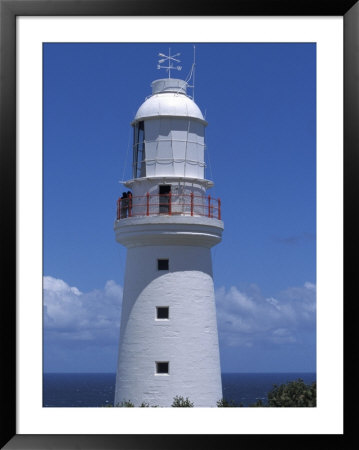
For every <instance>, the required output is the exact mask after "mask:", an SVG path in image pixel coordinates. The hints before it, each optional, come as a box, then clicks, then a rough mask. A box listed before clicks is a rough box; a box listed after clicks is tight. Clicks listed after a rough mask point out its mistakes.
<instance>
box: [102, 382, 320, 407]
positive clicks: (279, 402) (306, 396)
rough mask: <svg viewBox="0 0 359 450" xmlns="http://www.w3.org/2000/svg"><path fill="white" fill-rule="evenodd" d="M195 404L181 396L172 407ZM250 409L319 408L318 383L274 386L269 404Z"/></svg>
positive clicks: (223, 402) (259, 402)
mask: <svg viewBox="0 0 359 450" xmlns="http://www.w3.org/2000/svg"><path fill="white" fill-rule="evenodd" d="M115 406H116V407H122V408H124V407H125V408H126V407H134V406H135V405H134V404H133V403H132V402H131V401H130V400H126V401H123V402H121V403H118V404H117V405H115ZM194 406H195V405H194V403H193V402H191V401H190V399H189V398H188V397H186V398H184V397H182V396H181V395H176V397H174V399H173V402H172V405H171V407H174V408H178V407H187V408H192V407H194ZM243 406H244V405H243V404H242V403H239V404H237V403H235V402H234V401H233V400H227V399H224V398H222V399H220V400H218V402H217V407H218V408H228V407H229V408H238V407H239V408H240V407H243ZM249 406H250V407H309V408H310V407H316V406H317V384H316V382H314V383H312V384H311V385H309V384H305V383H304V381H303V380H302V379H300V378H298V380H296V381H290V382H288V383H285V384H281V385H279V386H277V385H276V384H275V385H273V389H272V390H271V391H269V392H268V394H267V402H265V403H264V402H263V401H262V400H261V399H259V400H257V402H256V403H253V404H251V405H249ZM106 407H113V405H106ZM148 407H150V405H149V403H147V402H142V403H141V405H140V408H148ZM152 408H158V405H156V406H152Z"/></svg>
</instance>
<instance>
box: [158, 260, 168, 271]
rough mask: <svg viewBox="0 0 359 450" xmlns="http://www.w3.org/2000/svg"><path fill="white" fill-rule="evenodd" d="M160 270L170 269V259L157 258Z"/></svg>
mask: <svg viewBox="0 0 359 450" xmlns="http://www.w3.org/2000/svg"><path fill="white" fill-rule="evenodd" d="M157 269H158V270H168V259H158V260H157Z"/></svg>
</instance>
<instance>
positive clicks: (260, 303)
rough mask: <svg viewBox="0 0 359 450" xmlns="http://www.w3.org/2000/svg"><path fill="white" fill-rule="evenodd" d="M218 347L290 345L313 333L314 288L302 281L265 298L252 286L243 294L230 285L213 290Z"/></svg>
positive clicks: (314, 312) (314, 316) (314, 311)
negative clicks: (219, 343) (308, 333)
mask: <svg viewBox="0 0 359 450" xmlns="http://www.w3.org/2000/svg"><path fill="white" fill-rule="evenodd" d="M216 304H217V320H218V328H219V338H220V341H221V343H222V345H227V346H232V347H243V346H245V347H253V346H256V345H261V346H263V345H264V346H269V345H281V344H291V343H295V342H297V341H298V340H300V339H301V338H302V336H303V333H307V332H314V331H315V320H316V287H315V285H314V284H313V283H309V282H306V283H305V284H304V285H303V286H301V287H292V288H288V289H286V290H285V291H282V292H280V293H279V294H278V295H276V297H269V298H265V297H264V296H262V295H261V293H260V290H259V289H258V287H256V286H254V287H253V286H252V289H251V293H250V294H249V293H245V292H241V291H239V290H238V288H237V287H235V286H232V287H230V288H229V289H228V290H226V289H225V288H224V287H222V288H220V289H218V290H216Z"/></svg>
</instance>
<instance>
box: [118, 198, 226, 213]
mask: <svg viewBox="0 0 359 450" xmlns="http://www.w3.org/2000/svg"><path fill="white" fill-rule="evenodd" d="M163 215H165V216H166V215H167V216H175V215H177V216H197V217H198V216H202V217H208V218H212V219H218V220H221V200H220V199H219V198H213V197H211V196H210V195H208V196H205V195H198V194H195V193H193V192H192V193H190V194H173V193H171V192H169V193H166V194H150V193H147V194H146V195H141V196H132V195H131V194H130V195H129V196H128V197H126V198H119V199H118V200H117V215H116V219H117V220H122V219H126V218H129V217H141V216H142V217H143V216H163Z"/></svg>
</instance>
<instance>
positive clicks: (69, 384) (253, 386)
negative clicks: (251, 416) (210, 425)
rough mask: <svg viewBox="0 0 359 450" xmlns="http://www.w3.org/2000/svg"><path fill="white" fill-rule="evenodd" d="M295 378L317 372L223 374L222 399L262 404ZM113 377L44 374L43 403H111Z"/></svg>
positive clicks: (313, 376) (309, 380)
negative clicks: (260, 401) (270, 394)
mask: <svg viewBox="0 0 359 450" xmlns="http://www.w3.org/2000/svg"><path fill="white" fill-rule="evenodd" d="M298 379H301V380H303V381H304V383H306V384H312V383H313V382H315V381H316V374H315V373H222V390H223V398H224V399H226V400H227V401H230V402H234V403H235V404H236V405H237V406H239V405H241V406H243V407H246V406H250V405H252V404H253V403H256V402H257V400H262V402H263V404H266V401H267V394H268V392H269V391H271V390H272V389H273V387H274V385H277V386H279V385H281V384H284V383H287V382H290V381H296V380H298ZM115 380H116V374H114V373H45V374H44V375H43V406H44V407H56V408H61V407H70V408H96V407H104V406H113V402H114V395H115ZM178 395H181V393H179V394H178ZM190 400H191V399H190ZM194 406H196V405H194Z"/></svg>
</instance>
